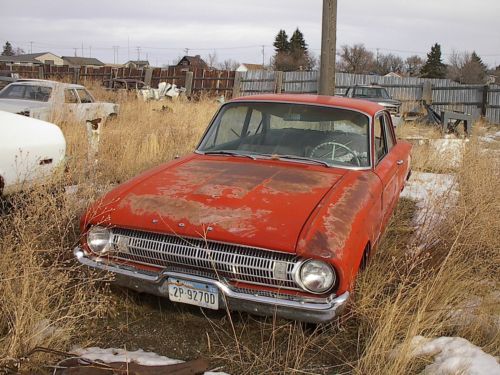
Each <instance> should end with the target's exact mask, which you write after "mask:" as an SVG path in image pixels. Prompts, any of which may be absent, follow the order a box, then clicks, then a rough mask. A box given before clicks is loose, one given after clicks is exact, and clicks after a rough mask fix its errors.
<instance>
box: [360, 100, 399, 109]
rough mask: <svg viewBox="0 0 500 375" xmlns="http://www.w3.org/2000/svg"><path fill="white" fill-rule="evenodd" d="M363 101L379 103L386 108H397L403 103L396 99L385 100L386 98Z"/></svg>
mask: <svg viewBox="0 0 500 375" xmlns="http://www.w3.org/2000/svg"><path fill="white" fill-rule="evenodd" d="M362 99H363V100H368V101H369V102H374V103H379V104H380V105H383V106H384V107H387V106H389V107H395V106H396V107H397V106H400V105H401V102H400V101H399V100H396V99H384V98H362Z"/></svg>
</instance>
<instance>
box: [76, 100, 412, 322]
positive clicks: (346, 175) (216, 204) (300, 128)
mask: <svg viewBox="0 0 500 375" xmlns="http://www.w3.org/2000/svg"><path fill="white" fill-rule="evenodd" d="M410 148H411V146H410V144H408V143H406V142H402V141H398V140H397V139H396V137H395V134H394V129H393V126H392V123H391V117H390V114H389V113H388V112H387V111H386V110H385V109H384V108H383V107H382V106H380V105H378V104H376V103H370V102H367V101H361V100H355V99H345V98H336V97H326V96H309V95H263V96H253V97H246V98H240V99H235V100H232V101H230V102H228V103H226V104H225V105H223V106H222V107H221V109H220V110H219V112H218V113H217V115H216V116H215V118H214V119H213V121H212V123H211V124H210V126H209V127H208V130H207V131H206V133H205V135H204V136H203V138H202V140H201V142H200V144H199V146H198V147H197V149H196V151H195V152H194V153H193V154H191V155H188V156H186V157H184V158H181V159H178V160H175V161H172V162H170V163H167V164H165V165H161V166H159V167H157V168H155V169H153V170H150V171H148V172H146V173H144V174H142V175H140V176H138V177H136V178H134V179H132V180H130V181H128V182H126V183H125V184H123V185H121V186H119V187H117V188H116V189H114V190H113V191H111V192H110V193H108V194H107V195H106V196H104V197H103V198H102V199H100V200H99V201H98V202H96V203H95V204H94V205H93V206H92V207H91V208H90V209H89V210H88V211H87V212H86V214H85V215H84V216H83V217H82V220H81V229H82V232H83V236H82V238H83V239H82V242H81V244H80V245H79V246H78V247H77V248H76V249H75V251H74V252H75V255H76V257H77V259H78V260H79V261H80V262H81V263H83V264H85V265H87V266H89V267H92V268H96V269H101V270H106V271H110V272H112V273H114V275H115V276H116V279H115V280H116V282H117V283H118V284H120V285H124V286H127V287H130V288H134V289H136V290H138V291H141V292H148V293H153V294H156V295H159V296H163V297H167V298H169V299H170V300H172V301H176V302H182V303H188V304H192V305H196V306H201V307H204V308H210V309H223V308H226V307H228V308H229V309H232V310H240V311H247V312H250V313H255V314H260V315H270V314H277V315H278V316H282V317H285V318H290V319H296V320H301V321H306V322H315V323H319V322H327V321H329V320H331V319H333V318H334V317H335V315H337V314H338V313H339V311H340V310H341V309H342V308H343V306H344V305H345V303H346V301H347V300H348V297H349V293H350V292H351V290H352V287H353V285H354V281H355V278H356V275H357V274H358V272H359V270H360V267H362V266H363V265H364V263H365V262H366V259H367V257H368V255H370V253H371V252H372V251H373V250H374V249H375V248H376V246H377V244H378V242H379V239H380V236H381V234H382V232H383V230H384V227H385V226H386V224H387V222H388V219H389V217H390V216H391V213H392V212H393V210H394V207H395V205H396V203H397V201H398V198H399V193H400V191H401V190H402V189H403V187H404V184H405V181H406V178H407V176H408V175H409V172H410Z"/></svg>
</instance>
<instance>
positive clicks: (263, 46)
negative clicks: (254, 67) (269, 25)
mask: <svg viewBox="0 0 500 375" xmlns="http://www.w3.org/2000/svg"><path fill="white" fill-rule="evenodd" d="M264 65H266V46H265V45H262V68H264Z"/></svg>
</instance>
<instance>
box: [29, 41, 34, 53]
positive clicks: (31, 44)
mask: <svg viewBox="0 0 500 375" xmlns="http://www.w3.org/2000/svg"><path fill="white" fill-rule="evenodd" d="M30 53H33V42H30Z"/></svg>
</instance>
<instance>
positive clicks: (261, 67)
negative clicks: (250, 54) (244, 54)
mask: <svg viewBox="0 0 500 375" xmlns="http://www.w3.org/2000/svg"><path fill="white" fill-rule="evenodd" d="M241 65H244V66H245V67H246V68H247V69H248V70H264V65H262V64H247V63H242V64H241Z"/></svg>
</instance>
